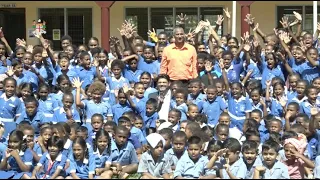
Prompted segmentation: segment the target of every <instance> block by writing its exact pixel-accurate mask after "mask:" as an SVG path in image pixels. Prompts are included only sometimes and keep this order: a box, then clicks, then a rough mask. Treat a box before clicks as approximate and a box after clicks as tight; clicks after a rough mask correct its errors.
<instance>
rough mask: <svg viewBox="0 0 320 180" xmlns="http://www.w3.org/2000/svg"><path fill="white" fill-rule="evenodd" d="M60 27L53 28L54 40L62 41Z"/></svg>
mask: <svg viewBox="0 0 320 180" xmlns="http://www.w3.org/2000/svg"><path fill="white" fill-rule="evenodd" d="M60 36H61V35H60V29H52V40H54V41H60Z"/></svg>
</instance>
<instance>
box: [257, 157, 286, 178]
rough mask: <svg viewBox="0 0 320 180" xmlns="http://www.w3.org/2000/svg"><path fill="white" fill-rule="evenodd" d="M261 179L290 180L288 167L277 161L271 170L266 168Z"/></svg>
mask: <svg viewBox="0 0 320 180" xmlns="http://www.w3.org/2000/svg"><path fill="white" fill-rule="evenodd" d="M265 167H266V166H265ZM260 179H290V177H289V172H288V167H287V166H286V165H285V164H283V163H282V162H280V161H276V162H275V164H274V165H273V167H272V168H271V169H268V168H267V167H266V170H265V172H264V173H261V172H260Z"/></svg>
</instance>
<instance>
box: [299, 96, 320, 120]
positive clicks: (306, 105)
mask: <svg viewBox="0 0 320 180" xmlns="http://www.w3.org/2000/svg"><path fill="white" fill-rule="evenodd" d="M311 107H312V105H311V104H310V102H309V101H308V100H306V101H304V102H302V103H301V104H300V113H305V114H306V115H308V116H309V118H310V117H311V113H310V110H311ZM316 107H317V108H318V110H319V108H320V100H319V99H317V100H316Z"/></svg>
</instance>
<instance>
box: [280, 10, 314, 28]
mask: <svg viewBox="0 0 320 180" xmlns="http://www.w3.org/2000/svg"><path fill="white" fill-rule="evenodd" d="M293 11H296V12H298V13H300V14H301V16H302V19H303V21H302V30H305V31H308V32H311V33H313V7H312V6H278V7H277V15H278V16H277V26H278V28H279V27H282V25H281V23H280V20H281V18H282V17H283V16H287V17H288V18H289V22H292V21H294V20H295V16H294V15H293ZM303 12H304V13H303ZM319 18H320V8H319V6H318V20H319ZM292 30H293V32H296V31H297V27H296V26H294V27H293V28H292Z"/></svg>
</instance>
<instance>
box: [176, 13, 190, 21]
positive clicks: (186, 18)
mask: <svg viewBox="0 0 320 180" xmlns="http://www.w3.org/2000/svg"><path fill="white" fill-rule="evenodd" d="M186 20H188V17H187V15H186V14H183V13H181V15H178V20H177V22H176V23H177V24H185V22H186Z"/></svg>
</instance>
